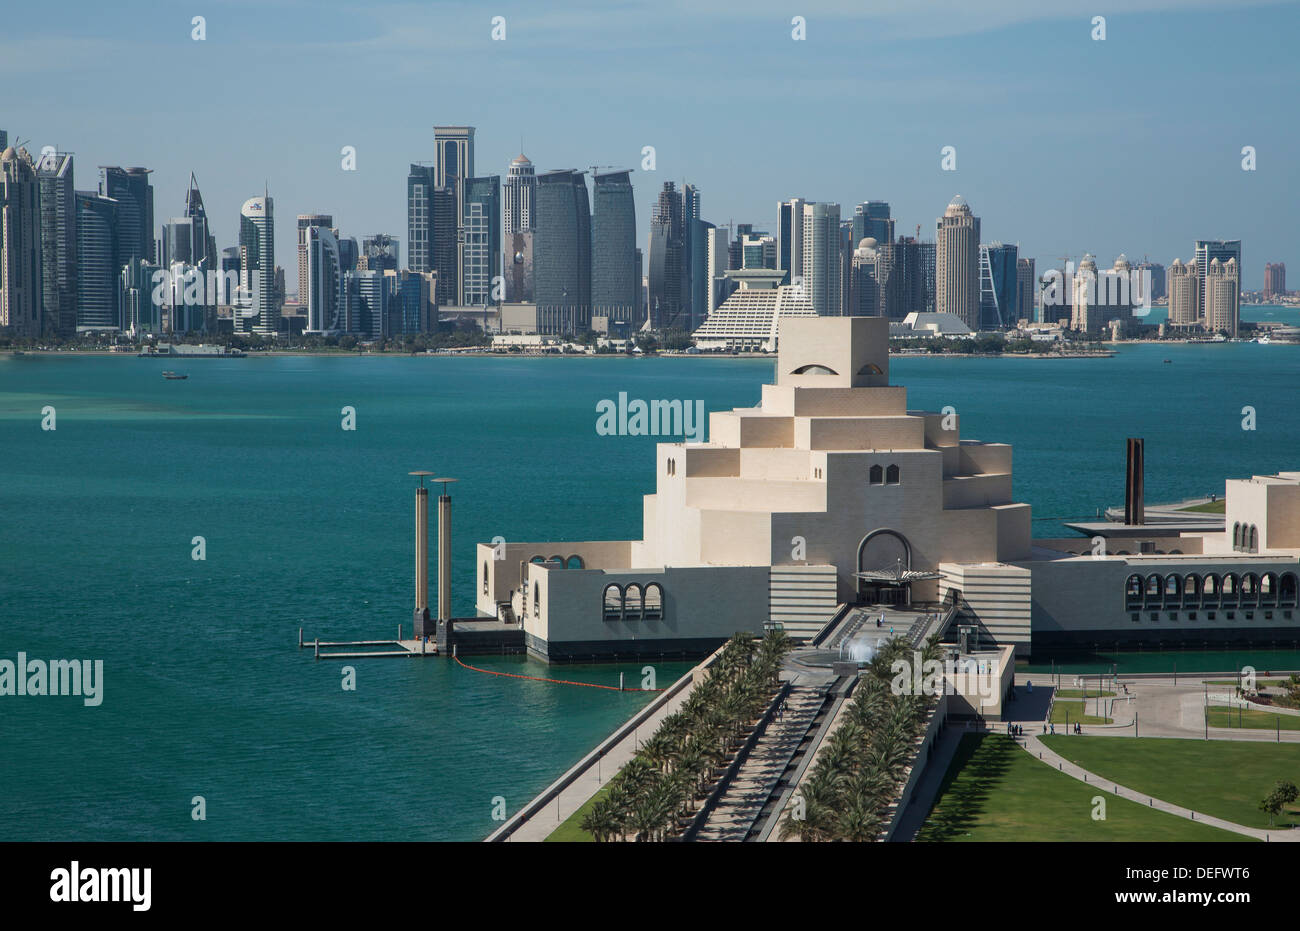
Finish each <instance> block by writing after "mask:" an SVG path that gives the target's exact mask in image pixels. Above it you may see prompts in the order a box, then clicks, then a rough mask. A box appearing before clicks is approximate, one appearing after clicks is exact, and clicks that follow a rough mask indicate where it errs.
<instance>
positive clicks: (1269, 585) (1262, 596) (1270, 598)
mask: <svg viewBox="0 0 1300 931" xmlns="http://www.w3.org/2000/svg"><path fill="white" fill-rule="evenodd" d="M1276 605H1277V576H1276V575H1274V574H1273V573H1272V572H1265V573H1264V576H1263V578H1261V579H1260V580H1259V606H1260V607H1261V608H1272V607H1276Z"/></svg>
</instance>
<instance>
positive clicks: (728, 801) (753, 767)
mask: <svg viewBox="0 0 1300 931" xmlns="http://www.w3.org/2000/svg"><path fill="white" fill-rule="evenodd" d="M824 697H825V692H824V690H823V689H820V688H812V687H808V686H795V687H794V688H792V689H791V690H790V694H789V695H788V696H787V697H786V702H785V711H784V712H783V713H782V715H781V718H780V720H777V719H775V718H774V719H773V720H772V721H771V722H770V723H769V724H768V725H767V730H766V731H764V732H763V736H762V737H760V738H759V739H758V741H757V742H756V743H755V744H754V749H753V750H751V751H750V753H749V756H747V757H746V758H745V760H744V762H743V763H741V764H740V769H739V771H738V772H737V773H736V778H735V779H733V780H732V781H731V785H729V786H727V791H726V792H724V793H723V795H722V798H721V799H720V800H719V801H718V805H717V807H716V808H715V809H713V811H712V812H710V813H709V817H708V820H707V821H705V822H704V826H703V827H701V828H700V832H699V834H697V835H696V837H695V839H696V840H697V841H743V840H744V839H745V835H746V834H747V833H748V832H749V828H750V826H751V825H752V824H753V822H754V818H755V817H756V816H757V815H758V813H759V812H760V811H762V809H763V806H764V805H766V804H767V801H768V799H769V798H770V797H771V795H772V790H773V789H774V787H775V784H776V780H777V779H778V778H779V777H780V775H781V774H782V773H783V772H785V768H786V765H787V764H788V763H789V762H790V757H791V756H792V755H793V754H794V751H795V750H796V749H797V748H798V746H799V743H800V741H802V740H803V738H804V736H805V735H806V734H807V733H808V728H809V726H811V724H812V721H813V718H814V717H816V715H817V711H818V709H820V708H821V706H822V702H823V700H824Z"/></svg>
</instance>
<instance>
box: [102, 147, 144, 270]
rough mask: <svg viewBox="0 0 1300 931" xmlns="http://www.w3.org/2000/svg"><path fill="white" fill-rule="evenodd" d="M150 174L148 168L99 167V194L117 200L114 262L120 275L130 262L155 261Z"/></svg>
mask: <svg viewBox="0 0 1300 931" xmlns="http://www.w3.org/2000/svg"><path fill="white" fill-rule="evenodd" d="M152 172H153V169H151V168H118V167H115V166H109V165H101V166H100V167H99V193H100V194H101V195H102V196H104V197H111V198H113V199H114V200H116V201H117V237H116V247H117V254H116V256H115V257H114V261H116V263H117V270H118V271H119V272H120V271H121V269H122V268H123V267H124V266H125V265H126V264H127V263H128V262H130V261H131V260H132V259H144V260H146V261H148V262H153V261H154V260H155V255H154V238H153V185H152V184H150V183H149V175H150V174H152ZM114 277H115V278H116V275H115V276H114Z"/></svg>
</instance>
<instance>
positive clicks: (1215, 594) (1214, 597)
mask: <svg viewBox="0 0 1300 931" xmlns="http://www.w3.org/2000/svg"><path fill="white" fill-rule="evenodd" d="M1219 587H1220V586H1219V577H1218V576H1217V575H1207V576H1206V577H1205V584H1204V585H1203V586H1202V587H1201V606H1202V607H1206V608H1215V607H1218V605H1219Z"/></svg>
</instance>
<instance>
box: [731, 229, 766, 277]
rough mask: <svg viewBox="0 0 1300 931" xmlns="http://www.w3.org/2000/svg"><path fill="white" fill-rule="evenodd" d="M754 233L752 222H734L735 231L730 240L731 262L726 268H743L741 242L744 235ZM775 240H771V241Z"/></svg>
mask: <svg viewBox="0 0 1300 931" xmlns="http://www.w3.org/2000/svg"><path fill="white" fill-rule="evenodd" d="M754 233H755V230H754V224H753V223H737V224H736V233H735V236H734V237H733V238H732V240H731V262H730V263H729V264H728V268H744V265H743V264H742V262H743V259H742V258H741V248H742V247H741V243H742V242H744V239H745V237H746V236H752V235H754ZM760 235H762V234H760ZM775 241H776V240H773V242H775ZM774 261H775V260H774Z"/></svg>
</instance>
